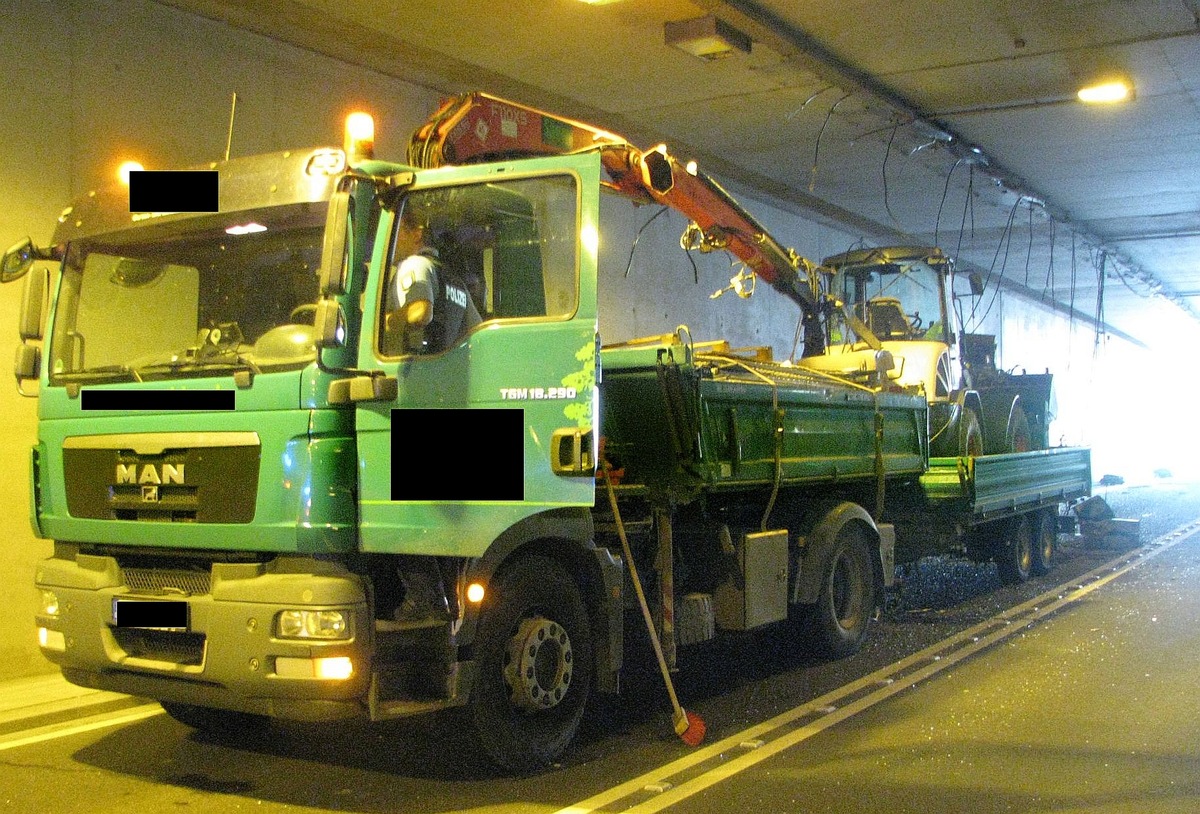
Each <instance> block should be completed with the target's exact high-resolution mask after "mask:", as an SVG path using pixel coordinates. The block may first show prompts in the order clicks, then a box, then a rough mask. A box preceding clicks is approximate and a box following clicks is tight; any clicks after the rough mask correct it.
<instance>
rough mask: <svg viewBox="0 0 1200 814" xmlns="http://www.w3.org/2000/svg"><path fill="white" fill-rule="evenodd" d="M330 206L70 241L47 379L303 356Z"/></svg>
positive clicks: (309, 348)
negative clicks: (326, 218)
mask: <svg viewBox="0 0 1200 814" xmlns="http://www.w3.org/2000/svg"><path fill="white" fill-rule="evenodd" d="M327 209H328V204H327V203H325V202H318V203H303V204H295V205H289V206H278V207H271V208H267V209H260V210H250V211H241V212H236V213H222V214H217V215H211V216H207V215H206V216H200V217H197V218H189V219H187V220H178V219H176V220H170V221H163V222H156V221H154V220H150V221H146V222H143V223H142V224H141V225H139V226H136V227H134V228H131V229H127V230H124V231H121V232H114V233H109V234H104V235H97V236H95V237H90V238H86V239H82V240H79V241H76V242H74V243H72V244H71V245H70V246H69V247H68V250H67V257H66V262H65V263H64V266H63V280H62V287H61V290H60V293H59V299H58V307H57V310H56V313H55V320H54V335H53V338H52V341H51V366H50V381H51V383H52V384H54V383H60V382H66V381H79V380H88V381H91V380H102V379H106V378H107V379H113V380H120V379H138V380H141V379H160V378H169V377H177V376H199V375H213V374H214V372H218V371H220V370H222V369H228V370H237V369H251V370H254V371H258V370H264V369H286V368H294V367H301V366H304V365H306V364H308V363H309V362H311V361H312V360H313V359H314V358H315V349H314V344H313V341H314V330H313V315H314V313H315V304H316V301H317V290H318V279H317V272H318V267H319V265H320V261H321V243H322V236H323V234H324V228H325V215H326V211H327Z"/></svg>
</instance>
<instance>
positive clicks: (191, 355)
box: [130, 348, 262, 381]
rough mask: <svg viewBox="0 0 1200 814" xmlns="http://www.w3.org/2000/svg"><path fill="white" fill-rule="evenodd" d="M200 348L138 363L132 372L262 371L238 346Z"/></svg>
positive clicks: (255, 373)
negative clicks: (218, 349) (206, 349)
mask: <svg viewBox="0 0 1200 814" xmlns="http://www.w3.org/2000/svg"><path fill="white" fill-rule="evenodd" d="M199 350H200V349H199V348H187V349H185V350H184V352H183V353H181V354H172V357H171V358H170V359H168V360H166V361H164V362H150V363H147V364H144V365H138V366H137V367H136V368H134V369H133V370H131V371H130V372H131V373H133V375H134V376H137V375H138V374H140V373H162V372H167V373H180V372H187V371H193V370H210V369H218V368H227V369H229V370H249V371H250V372H251V373H253V374H254V375H256V376H257V375H258V374H259V373H261V372H262V371H261V370H260V369H259V367H258V365H257V364H255V363H254V361H253V360H252V359H251V358H250V357H249V356H246V355H245V354H243V353H241V352H240V351H238V350H237V349H236V348H229V349H228V350H224V351H217V352H215V353H212V352H208V353H204V354H200V353H198V351H199ZM139 381H140V379H139Z"/></svg>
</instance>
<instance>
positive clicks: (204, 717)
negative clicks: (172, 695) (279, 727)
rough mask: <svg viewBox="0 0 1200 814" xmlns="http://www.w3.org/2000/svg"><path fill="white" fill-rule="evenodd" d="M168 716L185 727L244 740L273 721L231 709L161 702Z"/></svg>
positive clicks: (260, 731)
mask: <svg viewBox="0 0 1200 814" xmlns="http://www.w3.org/2000/svg"><path fill="white" fill-rule="evenodd" d="M159 703H160V704H162V708H163V709H164V710H165V711H166V713H167V714H168V715H170V716H171V717H172V718H174V719H175V720H176V721H179V723H181V724H184V725H185V726H190V727H191V728H192V729H196V730H199V731H201V732H204V733H206V734H210V735H215V736H217V737H220V738H244V737H248V736H253V735H258V734H261V733H263V732H265V731H266V730H267V728H268V727H269V726H270V724H271V719H270V718H267V717H266V716H265V715H254V714H252V713H249V712H234V711H233V710H229V709H216V708H214V707H201V706H196V705H195V704H181V703H177V702H175V701H160V702H159Z"/></svg>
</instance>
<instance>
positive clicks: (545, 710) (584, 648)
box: [469, 556, 594, 772]
mask: <svg viewBox="0 0 1200 814" xmlns="http://www.w3.org/2000/svg"><path fill="white" fill-rule="evenodd" d="M490 595H491V597H492V598H493V602H492V603H491V604H490V605H489V606H487V607H485V608H484V611H483V615H482V617H481V618H480V622H479V628H478V630H477V632H476V636H475V652H476V658H477V662H478V665H479V675H478V677H477V679H476V682H475V688H474V691H473V692H472V694H471V699H470V701H469V706H470V715H471V721H472V724H473V726H474V729H475V734H476V737H477V739H478V741H479V745H480V746H481V747H482V749H483V751H484V752H485V753H486V754H487V755H488V757H490V758H491V759H492V760H493V761H494V762H495V763H497V764H499V765H500V766H502V767H504V768H506V769H509V770H512V771H517V772H525V771H532V770H534V769H538V768H541V767H544V766H546V765H548V764H550V763H552V762H554V761H555V760H556V759H557V758H558V757H559V756H561V755H562V754H563V752H565V751H566V749H567V747H568V746H569V745H570V743H571V741H572V740H573V739H574V737H575V734H576V732H577V731H578V729H579V724H580V719H581V718H582V716H583V710H584V707H585V706H586V704H587V700H588V696H589V694H590V692H591V685H592V675H593V670H594V665H593V662H592V642H591V634H590V628H589V624H588V615H587V610H586V608H585V607H584V604H583V600H582V598H581V597H580V594H579V588H578V587H577V586H576V584H575V582H574V580H572V579H571V577H570V576H569V575H568V574H567V572H566V571H565V570H563V568H562V566H560V565H559V564H558V563H557V562H555V561H554V560H552V559H550V558H548V557H542V556H531V557H526V558H524V559H522V560H520V561H518V562H517V563H516V564H514V565H513V566H512V567H511V568H509V569H507V570H505V571H504V572H502V573H501V574H500V576H499V577H498V579H497V580H496V581H495V582H494V583H493V586H492V590H491V594H490Z"/></svg>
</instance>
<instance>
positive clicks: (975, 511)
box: [921, 447, 1092, 521]
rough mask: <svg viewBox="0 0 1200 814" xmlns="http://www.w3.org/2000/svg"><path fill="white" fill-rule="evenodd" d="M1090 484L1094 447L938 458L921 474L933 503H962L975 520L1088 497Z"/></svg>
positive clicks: (922, 483)
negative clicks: (1092, 448)
mask: <svg viewBox="0 0 1200 814" xmlns="http://www.w3.org/2000/svg"><path fill="white" fill-rule="evenodd" d="M1091 483H1092V458H1091V450H1090V449H1087V448H1086V447H1058V448H1055V449H1043V450H1036V451H1033V452H1014V453H1011V454H1006V455H984V456H980V457H978V458H933V459H932V460H931V461H930V462H929V471H928V472H927V473H926V474H925V475H923V476H922V477H921V488H922V489H923V490H924V492H925V495H926V497H927V498H928V499H929V500H930V501H931V502H932V503H943V504H944V503H948V502H955V501H958V502H962V503H964V504H965V506H966V507H968V509H969V511H970V513H971V516H972V518H973V519H974V520H975V521H982V520H990V519H993V518H996V517H1002V516H1004V515H1006V514H1012V513H1015V512H1019V511H1025V510H1028V509H1033V508H1037V507H1038V506H1046V505H1051V504H1055V503H1060V502H1064V501H1070V500H1074V499H1076V498H1079V497H1084V496H1086V495H1088V494H1089V492H1090V490H1091Z"/></svg>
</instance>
